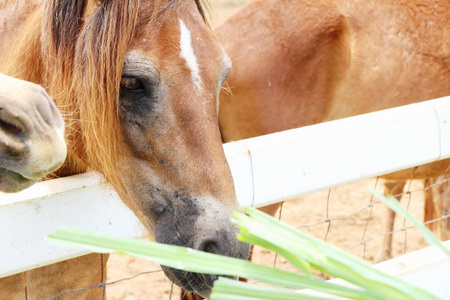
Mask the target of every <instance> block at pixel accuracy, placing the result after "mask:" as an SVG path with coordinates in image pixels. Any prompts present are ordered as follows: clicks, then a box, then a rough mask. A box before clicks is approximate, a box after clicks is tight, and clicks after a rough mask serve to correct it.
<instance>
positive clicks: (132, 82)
mask: <svg viewBox="0 0 450 300" xmlns="http://www.w3.org/2000/svg"><path fill="white" fill-rule="evenodd" d="M120 85H121V86H122V87H124V88H126V89H127V90H130V91H133V92H136V91H141V90H143V89H144V85H143V84H142V82H141V81H140V80H139V79H137V78H135V77H127V76H122V80H121V81H120Z"/></svg>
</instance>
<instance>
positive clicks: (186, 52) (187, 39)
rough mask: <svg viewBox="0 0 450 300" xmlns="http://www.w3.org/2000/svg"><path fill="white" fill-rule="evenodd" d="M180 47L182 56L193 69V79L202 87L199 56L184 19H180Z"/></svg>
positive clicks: (198, 86)
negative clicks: (196, 53) (195, 51)
mask: <svg viewBox="0 0 450 300" xmlns="http://www.w3.org/2000/svg"><path fill="white" fill-rule="evenodd" d="M180 47H181V53H180V56H181V57H182V58H184V60H185V61H186V64H187V66H188V67H189V69H190V70H191V77H192V81H193V82H194V84H195V85H196V86H197V88H200V86H201V78H200V68H199V66H198V63H197V57H196V56H195V53H194V49H193V48H192V39H191V32H190V31H189V29H187V27H186V25H185V24H184V22H183V21H182V20H180Z"/></svg>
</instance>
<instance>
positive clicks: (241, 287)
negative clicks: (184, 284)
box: [211, 277, 330, 300]
mask: <svg viewBox="0 0 450 300" xmlns="http://www.w3.org/2000/svg"><path fill="white" fill-rule="evenodd" d="M233 297H238V298H233ZM230 299H247V300H252V299H259V300H274V299H276V300H320V299H327V300H329V299H330V298H329V297H327V298H324V297H319V296H311V295H306V294H301V293H299V292H296V291H291V290H282V289H279V288H271V287H263V286H256V285H250V284H248V283H244V282H240V281H236V280H231V279H228V278H222V277H221V278H219V279H218V280H216V281H215V282H214V286H213V289H212V293H211V300H230Z"/></svg>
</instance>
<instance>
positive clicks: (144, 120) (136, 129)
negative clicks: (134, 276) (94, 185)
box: [42, 0, 248, 295]
mask: <svg viewBox="0 0 450 300" xmlns="http://www.w3.org/2000/svg"><path fill="white" fill-rule="evenodd" d="M92 2H95V3H90V2H89V1H75V0H73V1H56V0H55V1H49V4H47V6H46V12H45V15H46V16H47V17H48V19H46V20H44V25H43V28H44V32H43V39H42V41H43V46H44V47H45V51H44V53H46V54H47V57H45V61H46V66H47V68H48V69H49V70H50V71H49V72H48V74H50V75H51V76H52V78H50V79H49V82H50V83H51V85H50V86H51V90H52V92H53V93H54V94H55V95H56V94H59V95H61V97H60V98H59V99H58V100H59V101H60V103H61V104H65V105H67V107H71V110H72V113H73V114H75V115H77V118H79V120H80V122H78V123H76V124H72V126H71V128H69V131H70V137H69V138H70V139H69V140H70V142H69V143H70V144H69V145H70V149H71V159H70V161H72V162H76V164H73V165H71V166H67V167H70V168H72V169H77V170H79V169H82V168H86V167H90V168H93V169H96V170H98V171H100V172H102V173H103V174H104V175H105V177H106V178H107V180H108V181H109V182H111V183H112V184H113V186H114V187H115V188H116V190H117V191H118V193H119V194H120V196H121V198H122V199H123V200H124V202H125V203H126V204H127V205H128V206H129V207H130V208H131V209H132V210H133V211H134V212H135V213H136V215H137V216H138V217H139V218H140V220H141V221H142V222H143V224H145V225H146V226H147V228H148V229H149V230H150V231H151V232H152V233H153V234H154V236H155V238H156V240H157V241H158V242H162V243H168V244H174V245H182V246H189V247H192V248H195V249H199V250H204V251H208V252H213V253H218V254H223V255H228V256H235V257H241V258H246V256H247V253H248V247H247V245H244V244H243V243H240V242H237V240H236V238H235V235H236V228H235V226H234V225H232V223H231V222H230V220H229V219H230V217H231V212H232V211H233V210H236V209H238V203H237V201H236V196H235V192H234V186H233V181H232V177H231V173H230V170H229V167H228V164H227V162H226V158H225V155H224V152H223V148H222V142H221V136H220V132H219V128H218V93H219V90H220V88H221V85H222V83H223V81H224V80H225V78H226V76H227V74H228V72H229V69H230V62H229V59H228V57H227V56H226V55H225V53H224V51H223V49H222V47H221V46H220V44H219V42H218V41H217V39H216V38H215V37H214V35H213V34H212V32H211V30H210V28H209V27H208V26H207V24H206V22H205V15H204V10H203V4H202V3H201V2H200V1H194V0H191V1H175V0H172V1H167V0H166V1H136V0H128V1H103V2H98V1H92ZM68 12H70V13H68ZM55 62H56V63H55ZM66 169H67V168H66ZM165 271H166V274H167V275H168V276H169V277H170V278H171V279H172V280H173V281H174V282H175V283H177V284H178V285H180V286H181V287H183V288H185V289H187V290H191V291H192V290H195V291H196V292H199V293H202V294H203V295H208V293H209V290H210V287H211V284H212V280H213V279H215V277H214V276H203V275H195V274H187V275H186V274H185V273H183V274H182V273H181V272H177V271H174V270H171V269H166V270H165Z"/></svg>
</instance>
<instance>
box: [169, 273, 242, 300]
mask: <svg viewBox="0 0 450 300" xmlns="http://www.w3.org/2000/svg"><path fill="white" fill-rule="evenodd" d="M162 269H163V271H164V274H166V276H167V278H169V279H170V280H171V281H172V282H173V283H175V284H176V285H177V286H179V287H180V288H182V289H184V290H185V291H187V292H194V293H196V294H198V295H200V296H201V297H203V298H209V296H210V295H211V289H212V286H213V284H214V281H215V280H216V279H218V278H219V275H210V274H199V273H192V272H186V271H181V270H177V269H173V268H168V267H164V266H162ZM220 277H227V278H232V279H237V278H236V277H230V276H222V275H220Z"/></svg>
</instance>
